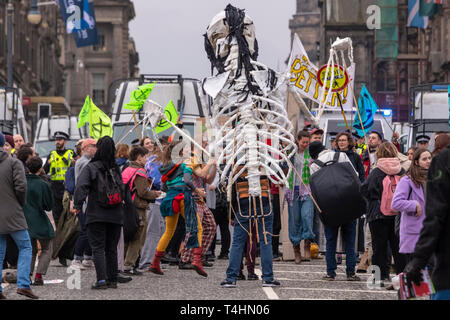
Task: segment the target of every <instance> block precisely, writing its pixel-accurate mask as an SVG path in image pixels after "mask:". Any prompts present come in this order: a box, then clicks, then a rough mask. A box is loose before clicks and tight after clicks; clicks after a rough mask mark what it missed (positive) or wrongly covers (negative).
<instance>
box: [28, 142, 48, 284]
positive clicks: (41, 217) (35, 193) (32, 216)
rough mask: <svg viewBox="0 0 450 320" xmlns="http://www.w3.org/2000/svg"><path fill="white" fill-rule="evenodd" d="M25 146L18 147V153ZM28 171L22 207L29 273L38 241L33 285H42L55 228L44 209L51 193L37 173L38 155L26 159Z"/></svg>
mask: <svg viewBox="0 0 450 320" xmlns="http://www.w3.org/2000/svg"><path fill="white" fill-rule="evenodd" d="M24 148H26V147H22V148H20V149H19V153H20V152H21V151H22V150H23V149H24ZM27 168H28V171H29V173H27V174H26V178H27V196H26V199H27V200H26V203H25V206H24V207H23V212H24V214H25V219H26V220H27V225H28V233H29V235H30V240H31V246H32V248H33V251H32V252H33V254H32V258H31V265H30V266H31V269H30V274H33V271H34V267H35V262H36V257H37V253H38V246H37V242H38V241H39V244H40V248H41V254H40V256H39V262H38V265H37V269H36V274H35V278H34V282H33V284H34V285H37V286H42V285H43V284H44V280H43V278H42V276H44V275H45V274H46V273H47V270H48V266H49V265H50V261H51V259H52V250H53V241H52V239H53V238H54V237H55V230H54V229H53V226H52V223H51V222H50V219H49V217H48V216H47V213H46V212H45V211H50V210H51V209H52V206H53V195H52V190H51V189H50V185H49V184H48V183H47V182H45V181H43V180H42V179H41V178H40V177H39V175H40V173H41V171H42V170H43V168H42V160H41V158H39V157H38V156H34V157H31V158H30V159H29V160H28V161H27Z"/></svg>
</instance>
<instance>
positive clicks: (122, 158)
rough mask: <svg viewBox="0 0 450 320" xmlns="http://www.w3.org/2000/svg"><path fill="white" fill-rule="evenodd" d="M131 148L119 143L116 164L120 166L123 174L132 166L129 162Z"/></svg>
mask: <svg viewBox="0 0 450 320" xmlns="http://www.w3.org/2000/svg"><path fill="white" fill-rule="evenodd" d="M129 150H130V148H129V147H128V145H126V144H124V143H119V144H118V145H117V151H116V164H117V165H118V166H119V169H120V172H123V171H124V170H125V169H126V168H127V167H128V166H129V164H130V160H128V152H129Z"/></svg>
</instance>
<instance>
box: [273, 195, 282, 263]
mask: <svg viewBox="0 0 450 320" xmlns="http://www.w3.org/2000/svg"><path fill="white" fill-rule="evenodd" d="M271 196H272V210H273V232H272V233H273V236H272V253H273V255H274V256H277V255H279V247H280V236H281V235H280V232H281V214H280V195H279V194H272V195H271Z"/></svg>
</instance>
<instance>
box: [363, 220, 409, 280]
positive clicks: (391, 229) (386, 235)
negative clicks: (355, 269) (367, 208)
mask: <svg viewBox="0 0 450 320" xmlns="http://www.w3.org/2000/svg"><path fill="white" fill-rule="evenodd" d="M369 228H370V233H371V235H372V250H373V255H372V264H373V265H377V266H379V267H380V271H381V279H388V278H389V269H390V264H389V262H390V260H389V259H390V258H388V256H389V253H388V245H389V246H390V248H391V251H392V255H393V257H394V263H395V273H396V274H399V273H400V272H402V271H403V270H404V269H405V266H406V259H405V256H404V255H402V254H400V253H399V252H398V250H399V238H398V237H397V236H396V235H395V220H394V219H378V220H375V221H371V222H369Z"/></svg>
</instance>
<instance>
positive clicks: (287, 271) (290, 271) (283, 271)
mask: <svg viewBox="0 0 450 320" xmlns="http://www.w3.org/2000/svg"><path fill="white" fill-rule="evenodd" d="M273 272H282V273H320V274H324V273H326V272H324V271H292V270H274V271H273ZM336 274H342V275H345V273H344V272H336ZM371 275H372V274H367V273H363V274H359V273H358V276H371Z"/></svg>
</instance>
